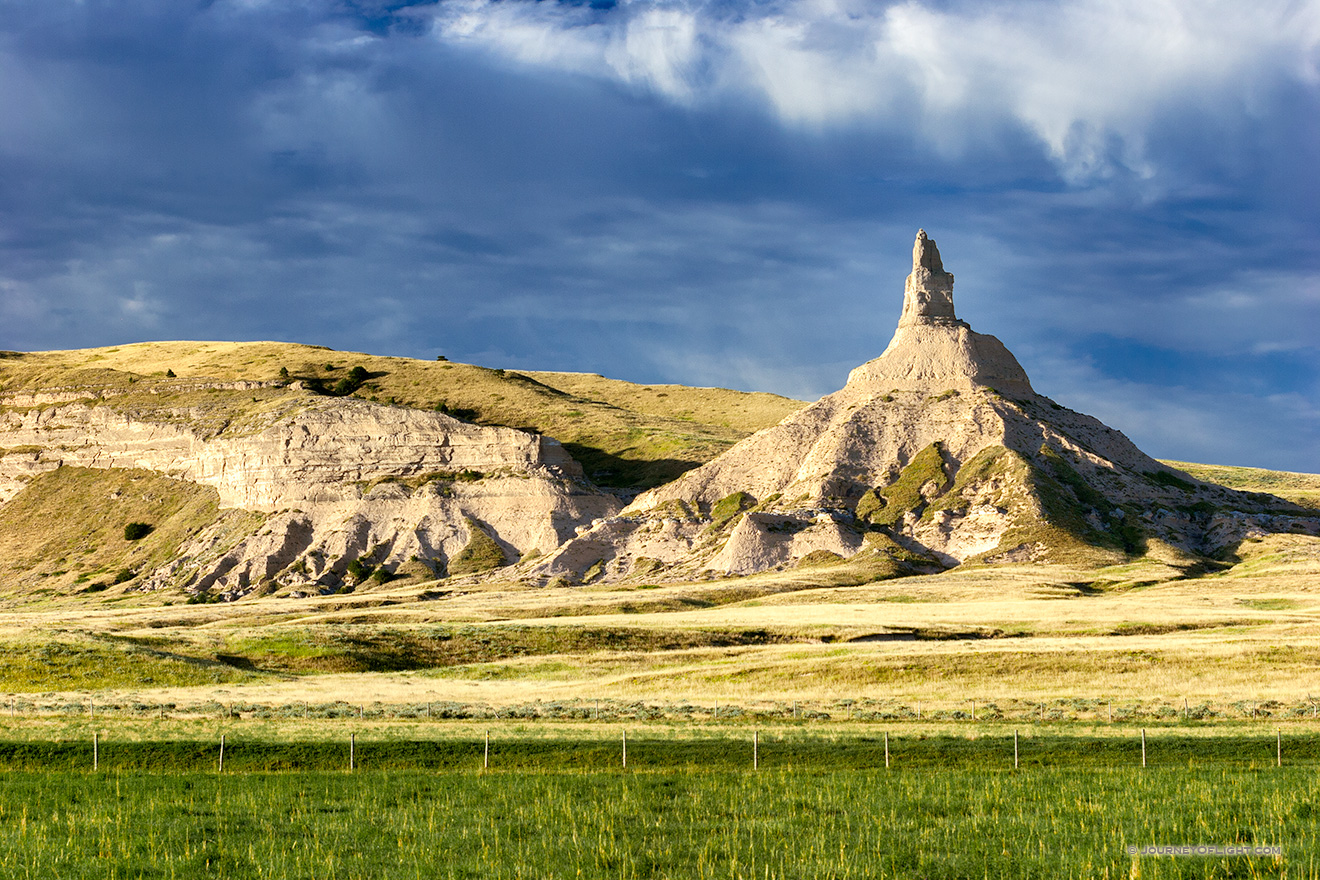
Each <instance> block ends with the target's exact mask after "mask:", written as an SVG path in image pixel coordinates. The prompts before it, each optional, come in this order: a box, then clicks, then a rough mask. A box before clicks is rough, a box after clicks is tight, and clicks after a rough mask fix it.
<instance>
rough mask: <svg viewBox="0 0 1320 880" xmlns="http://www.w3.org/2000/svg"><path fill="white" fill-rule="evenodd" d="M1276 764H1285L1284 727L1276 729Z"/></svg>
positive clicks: (1280, 765)
mask: <svg viewBox="0 0 1320 880" xmlns="http://www.w3.org/2000/svg"><path fill="white" fill-rule="evenodd" d="M1274 737H1275V739H1274V762H1275V763H1274V766H1276V767H1282V766H1283V730H1282V728H1280V729H1277V730H1275V731H1274Z"/></svg>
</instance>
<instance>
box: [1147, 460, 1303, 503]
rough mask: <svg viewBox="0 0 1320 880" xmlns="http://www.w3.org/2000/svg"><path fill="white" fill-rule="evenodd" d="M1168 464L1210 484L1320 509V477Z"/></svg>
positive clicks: (1246, 469) (1170, 462)
mask: <svg viewBox="0 0 1320 880" xmlns="http://www.w3.org/2000/svg"><path fill="white" fill-rule="evenodd" d="M1164 464H1167V465H1168V466H1169V467H1174V468H1177V469H1178V470H1180V471H1184V472H1186V473H1189V474H1191V475H1192V476H1193V477H1196V478H1197V479H1198V480H1204V481H1205V482H1207V483H1218V484H1219V485H1220V486H1227V487H1228V488H1230V489H1240V490H1242V491H1243V492H1266V493H1268V494H1270V495H1277V496H1278V497H1280V498H1286V499H1288V500H1289V501H1294V502H1296V503H1298V504H1302V505H1305V506H1306V507H1320V474H1295V473H1291V472H1289V471H1269V470H1264V469H1262V468H1250V467H1229V466H1227V465H1217V464H1194V463H1192V462H1187V461H1166V462H1164Z"/></svg>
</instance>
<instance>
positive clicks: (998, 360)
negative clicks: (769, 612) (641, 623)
mask: <svg viewBox="0 0 1320 880" xmlns="http://www.w3.org/2000/svg"><path fill="white" fill-rule="evenodd" d="M741 496H745V497H746V498H748V499H749V500H750V502H751V504H752V505H754V506H753V509H752V510H751V511H750V512H747V513H746V514H745V515H743V516H742V517H741V518H740V519H733V520H730V521H729V524H728V526H727V527H725V528H724V529H723V530H722V531H720V530H719V529H715V528H714V526H715V525H716V520H717V517H716V516H715V515H714V513H713V511H715V510H716V509H717V508H718V507H719V506H721V505H724V504H726V503H727V501H728V499H730V498H733V497H741ZM1224 505H1228V506H1230V507H1233V508H1235V509H1239V510H1247V511H1251V510H1256V511H1259V510H1260V508H1261V502H1260V501H1259V499H1252V498H1250V497H1248V496H1246V495H1243V494H1241V493H1231V492H1229V491H1228V490H1224V489H1221V488H1220V487H1212V486H1208V485H1206V484H1201V483H1197V482H1196V481H1194V480H1191V478H1189V477H1187V476H1186V475H1180V474H1177V473H1175V472H1172V471H1170V470H1169V469H1168V468H1166V467H1164V466H1163V465H1161V464H1160V463H1159V462H1156V461H1155V460H1154V459H1152V458H1150V457H1149V456H1147V455H1145V454H1144V453H1143V452H1141V450H1139V449H1138V448H1137V447H1136V446H1135V445H1133V444H1132V443H1131V441H1129V440H1128V439H1127V438H1126V437H1125V436H1123V434H1121V433H1120V432H1118V431H1115V430H1113V429H1112V428H1109V427H1107V426H1105V425H1104V424H1102V423H1101V422H1100V421H1098V420H1096V419H1094V418H1091V417H1089V416H1086V415H1083V414H1080V413H1076V412H1073V411H1071V410H1069V409H1066V408H1065V407H1062V406H1060V405H1058V404H1056V403H1054V402H1053V401H1051V400H1049V399H1048V398H1045V397H1043V396H1041V395H1038V394H1036V392H1035V391H1034V390H1033V389H1032V387H1031V382H1030V380H1029V378H1028V377H1027V374H1026V371H1025V370H1023V369H1022V366H1021V365H1020V364H1019V363H1018V362H1017V359H1016V358H1014V357H1013V355H1012V354H1011V353H1010V352H1009V351H1008V349H1007V348H1005V347H1004V345H1003V344H1002V343H1001V342H1000V341H999V340H998V339H996V338H995V337H993V336H988V335H984V334H980V333H976V332H974V331H973V330H972V329H971V328H970V327H969V326H968V325H967V324H966V323H965V322H964V321H961V320H959V319H958V317H957V315H956V313H955V311H954V306H953V275H952V274H950V273H948V272H946V271H945V270H944V264H943V261H942V259H941V257H940V253H939V249H938V248H937V247H936V244H935V242H934V241H933V240H931V239H930V238H928V237H927V235H926V233H925V231H924V230H922V231H920V232H918V233H917V238H916V242H915V244H914V247H913V253H912V272H911V274H910V275H909V276H908V278H907V281H906V284H905V287H904V304H903V312H902V317H901V319H900V321H899V324H898V327H897V329H896V330H895V332H894V335H893V338H892V339H891V340H890V342H889V345H888V346H887V347H886V348H885V350H884V352H883V353H882V354H881V355H880V356H879V357H878V358H876V359H875V360H872V361H870V362H868V363H866V364H863V365H862V366H860V367H858V368H856V369H855V370H853V371H852V373H851V374H850V375H849V377H848V382H847V384H846V385H845V386H844V388H842V389H841V390H839V391H837V392H835V393H834V394H830V395H828V396H826V397H824V398H822V399H821V400H819V401H817V402H816V403H814V404H811V405H810V406H807V407H805V408H803V409H802V410H800V411H798V412H796V413H794V414H792V415H790V416H788V417H787V418H786V419H784V420H783V421H782V422H780V423H779V424H778V425H775V426H774V427H771V428H767V429H765V430H763V431H760V432H758V433H757V434H754V435H753V436H751V437H749V438H747V439H745V440H743V441H742V442H740V443H738V444H737V445H735V446H734V447H732V448H731V449H729V450H728V451H727V452H726V453H724V454H723V455H721V456H720V457H718V458H716V459H714V460H713V461H710V462H708V463H707V464H705V465H703V466H702V467H699V468H697V469H695V470H692V471H689V472H688V473H687V474H685V475H683V476H682V477H680V478H679V479H677V480H675V481H674V482H672V483H669V484H666V485H664V486H661V487H658V488H656V489H653V490H651V491H649V492H646V493H644V494H643V495H641V496H639V497H638V498H637V499H636V500H635V501H634V502H633V503H632V504H631V505H629V507H628V508H627V509H626V510H624V511H623V515H622V516H621V517H620V518H618V519H616V520H613V521H611V522H610V523H609V524H608V525H602V526H599V527H597V528H594V529H592V530H589V531H588V532H586V533H585V534H584V535H582V536H580V537H578V538H576V539H574V541H571V542H569V544H568V545H567V546H566V547H565V548H562V549H561V550H560V551H559V553H558V554H557V555H555V556H553V557H551V558H548V559H546V560H543V561H542V562H541V563H540V565H539V568H538V569H537V571H535V572H534V573H541V574H551V573H553V574H555V575H557V576H570V575H571V573H572V571H573V570H574V568H575V566H576V564H577V563H578V562H579V561H581V560H582V559H585V558H587V557H590V558H591V559H592V560H593V561H594V562H595V563H596V564H598V565H600V566H602V567H603V570H604V571H606V572H613V573H614V574H615V575H617V576H626V574H627V572H628V571H629V570H630V566H631V565H632V564H633V561H634V560H635V559H637V558H638V557H640V556H644V557H645V558H646V559H650V560H664V559H672V558H675V557H680V556H681V557H683V559H684V561H683V562H682V563H680V564H678V565H676V567H675V568H674V571H675V574H676V575H680V576H692V575H693V574H698V573H700V572H701V571H702V570H705V571H713V572H717V573H723V574H746V573H751V572H755V571H762V570H765V569H768V568H779V567H786V566H791V565H795V564H797V563H798V562H799V561H800V560H802V559H804V558H807V557H808V556H810V555H811V554H813V553H816V552H818V551H823V552H828V553H833V554H836V555H838V556H848V555H851V554H853V553H857V552H859V551H860V550H861V549H862V548H863V547H864V546H865V545H866V544H867V541H868V540H876V539H883V541H882V543H884V545H885V546H886V547H890V548H899V550H898V551H897V552H898V553H899V554H900V555H902V554H903V553H906V554H908V555H909V556H910V558H911V559H915V560H918V561H924V562H926V563H934V564H939V565H953V564H957V563H959V562H962V561H964V560H968V559H986V560H991V561H994V560H1003V561H1021V560H1026V559H1051V558H1064V557H1067V558H1073V559H1076V558H1082V557H1085V558H1089V559H1092V560H1094V561H1116V560H1117V559H1120V558H1122V557H1123V556H1125V555H1129V554H1132V553H1137V552H1140V548H1141V546H1142V542H1143V541H1144V540H1145V539H1146V538H1147V537H1158V538H1159V539H1161V540H1165V541H1168V542H1170V543H1175V544H1178V545H1180V546H1183V547H1185V548H1188V549H1196V550H1204V549H1205V545H1206V544H1207V542H1208V541H1210V540H1218V541H1227V540H1232V537H1231V535H1224V534H1218V536H1217V537H1216V538H1213V539H1211V538H1209V537H1208V536H1209V535H1210V534H1211V533H1212V532H1216V531H1218V532H1222V531H1223V528H1222V525H1216V526H1215V527H1214V529H1211V528H1210V526H1209V525H1208V516H1207V515H1206V511H1208V510H1217V509H1219V508H1220V507H1222V506H1224ZM1188 508H1193V509H1192V510H1191V511H1190V512H1188V513H1187V514H1186V516H1185V517H1184V520H1183V521H1182V522H1179V523H1177V524H1175V523H1173V521H1172V520H1170V518H1169V517H1167V516H1164V515H1162V514H1157V513H1156V512H1157V511H1160V510H1164V511H1165V512H1166V513H1167V512H1168V511H1170V510H1188ZM1196 508H1199V509H1200V512H1199V513H1198V512H1197V511H1196ZM678 510H684V511H688V512H689V514H690V516H689V518H688V520H686V521H685V522H687V524H686V525H684V526H682V527H678V526H667V527H666V528H665V530H663V531H661V530H658V529H657V526H656V523H657V522H665V523H668V522H670V521H671V520H672V518H673V517H674V512H675V511H678ZM1254 521H1255V520H1253V522H1254ZM1216 522H1222V517H1221V518H1220V520H1217V521H1216ZM1313 525H1314V523H1313ZM703 529H704V530H703ZM662 536H663V537H662ZM661 545H664V546H661ZM585 546H589V547H590V548H591V549H590V551H589V552H585V553H584V552H581V547H585ZM651 576H654V573H652V574H651Z"/></svg>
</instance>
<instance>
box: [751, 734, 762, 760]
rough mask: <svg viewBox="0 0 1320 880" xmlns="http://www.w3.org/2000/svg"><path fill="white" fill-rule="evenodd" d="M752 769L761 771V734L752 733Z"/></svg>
mask: <svg viewBox="0 0 1320 880" xmlns="http://www.w3.org/2000/svg"><path fill="white" fill-rule="evenodd" d="M752 769H753V770H759V769H761V732H760V731H758V730H753V731H752Z"/></svg>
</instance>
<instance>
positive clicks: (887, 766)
mask: <svg viewBox="0 0 1320 880" xmlns="http://www.w3.org/2000/svg"><path fill="white" fill-rule="evenodd" d="M885 769H886V770H888V769H889V731H887V730H886V731H885Z"/></svg>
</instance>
